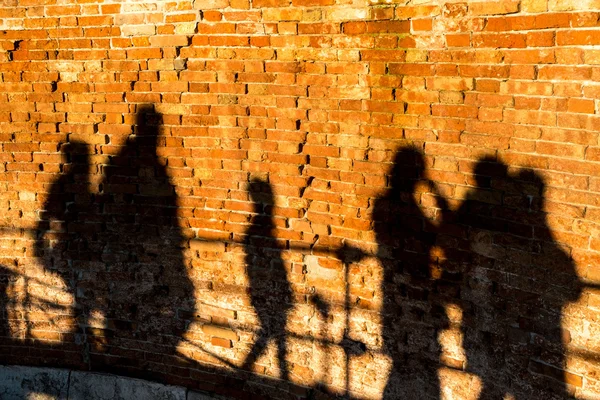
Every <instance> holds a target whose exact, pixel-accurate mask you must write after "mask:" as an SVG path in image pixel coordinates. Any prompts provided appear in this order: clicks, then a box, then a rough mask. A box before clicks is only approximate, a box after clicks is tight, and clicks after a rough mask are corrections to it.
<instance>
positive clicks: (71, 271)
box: [34, 141, 99, 357]
mask: <svg viewBox="0 0 600 400" xmlns="http://www.w3.org/2000/svg"><path fill="white" fill-rule="evenodd" d="M61 152H62V153H63V158H64V160H65V163H64V164H63V165H62V171H61V172H62V173H61V175H60V176H59V177H58V179H56V180H55V181H54V182H53V183H52V185H51V186H50V190H49V193H48V197H47V198H46V201H45V202H44V205H43V208H42V210H41V211H40V215H39V217H40V218H39V221H38V224H37V227H36V229H35V232H36V234H37V235H38V237H37V240H36V242H35V249H34V253H35V256H36V257H37V258H38V259H39V260H40V261H41V262H42V264H43V265H44V267H45V268H46V269H47V270H49V271H51V272H53V273H55V274H57V275H58V276H59V277H60V278H61V279H62V280H63V282H64V283H65V285H66V288H67V291H68V292H69V293H70V294H71V295H72V296H73V306H72V312H71V316H72V318H73V320H74V326H75V327H76V330H75V331H74V332H72V333H75V335H76V336H77V339H76V342H77V343H80V344H83V346H84V348H85V354H87V350H88V349H87V346H88V343H87V340H86V336H85V333H86V329H87V328H88V325H89V324H88V319H89V317H90V313H91V312H92V310H93V308H95V305H94V304H95V303H96V302H97V296H96V295H90V293H89V291H87V290H86V287H89V286H90V283H91V282H94V281H96V279H95V276H94V273H93V272H92V271H91V270H90V268H89V263H90V261H91V260H93V259H94V256H93V251H92V250H91V248H90V245H91V243H92V242H93V241H94V240H95V237H94V232H96V231H97V230H98V228H99V224H98V223H96V221H94V220H93V219H88V218H87V216H88V215H89V213H90V211H91V205H92V203H93V194H91V192H90V182H89V174H90V155H89V147H88V145H87V144H86V143H84V142H80V141H71V142H69V143H65V144H64V145H62V147H61ZM86 357H87V356H86Z"/></svg>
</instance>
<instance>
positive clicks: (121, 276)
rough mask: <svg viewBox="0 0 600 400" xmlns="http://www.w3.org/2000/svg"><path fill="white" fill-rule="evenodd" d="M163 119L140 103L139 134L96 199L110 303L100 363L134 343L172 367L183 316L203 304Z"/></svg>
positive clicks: (108, 172) (113, 162) (142, 363)
mask: <svg viewBox="0 0 600 400" xmlns="http://www.w3.org/2000/svg"><path fill="white" fill-rule="evenodd" d="M161 123H162V116H161V115H160V114H158V113H156V112H155V111H154V107H152V106H139V109H138V110H137V115H136V125H135V132H134V133H135V134H134V135H133V136H130V137H129V138H128V140H127V142H126V144H125V145H124V147H122V148H121V150H120V152H119V153H118V154H117V155H116V156H115V157H111V158H110V161H109V163H108V165H106V166H105V167H104V171H103V175H104V177H103V180H102V183H101V184H100V190H99V193H98V195H97V196H96V201H97V205H98V209H99V210H100V211H99V212H100V219H101V221H102V224H103V229H102V231H101V232H99V233H98V241H99V242H100V243H101V248H102V249H101V254H100V259H101V261H102V262H103V263H104V265H105V275H104V276H103V278H102V279H103V280H104V281H105V282H107V301H106V303H102V304H101V305H99V306H101V307H102V309H101V312H102V314H103V315H104V319H105V330H106V332H105V333H104V334H105V335H106V338H104V339H102V340H103V341H104V342H105V344H106V349H105V351H104V355H105V357H104V358H103V359H102V360H99V361H101V362H102V364H105V365H106V364H108V365H110V364H116V363H118V362H119V360H120V359H119V358H118V357H119V356H120V347H125V348H127V347H128V348H131V347H132V346H131V342H130V341H131V340H136V341H143V342H151V343H154V344H155V345H154V346H153V347H152V349H151V352H152V353H162V354H163V359H162V361H161V362H162V363H163V364H166V365H169V364H170V362H169V359H168V356H173V355H175V354H176V347H177V345H178V343H179V342H180V340H181V335H182V334H183V333H184V332H185V330H186V329H187V326H186V325H187V324H186V320H185V317H183V316H184V315H189V314H191V313H192V312H193V310H194V309H195V298H194V287H193V284H192V281H191V279H190V277H189V273H188V269H187V264H186V262H185V260H184V258H183V248H184V246H185V238H184V237H183V234H182V232H181V228H180V226H179V222H178V217H177V207H178V197H177V194H176V192H175V187H174V185H173V183H172V182H171V179H170V177H169V176H168V174H167V169H166V167H165V166H163V165H162V164H161V161H159V159H158V156H157V147H158V145H159V142H160V141H161V137H160V135H159V130H160V126H161ZM106 356H116V357H117V358H116V359H112V360H111V359H110V357H106ZM125 357H127V355H125ZM138 362H139V363H138V364H137V365H131V367H132V368H134V369H143V370H145V369H151V368H152V367H151V365H152V363H151V362H148V361H146V360H141V359H140V360H138ZM130 363H131V357H128V364H130ZM157 368H158V366H157Z"/></svg>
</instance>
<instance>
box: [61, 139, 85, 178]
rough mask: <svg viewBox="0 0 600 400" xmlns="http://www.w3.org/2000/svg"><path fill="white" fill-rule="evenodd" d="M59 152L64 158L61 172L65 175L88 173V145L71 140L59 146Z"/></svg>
mask: <svg viewBox="0 0 600 400" xmlns="http://www.w3.org/2000/svg"><path fill="white" fill-rule="evenodd" d="M60 151H61V152H62V153H63V154H64V155H65V156H66V159H65V160H64V161H65V164H64V166H63V172H64V173H67V174H74V173H82V174H85V173H87V172H88V171H87V170H88V164H89V160H90V152H89V145H88V144H87V143H85V142H82V141H78V140H71V141H70V142H68V143H65V144H63V145H62V146H61V148H60Z"/></svg>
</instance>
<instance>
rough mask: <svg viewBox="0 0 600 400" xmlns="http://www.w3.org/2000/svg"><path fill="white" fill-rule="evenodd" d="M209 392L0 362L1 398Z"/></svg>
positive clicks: (59, 399)
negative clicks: (2, 364)
mask: <svg viewBox="0 0 600 400" xmlns="http://www.w3.org/2000/svg"><path fill="white" fill-rule="evenodd" d="M215 398H217V397H213V396H211V395H210V394H206V393H199V392H194V391H191V390H188V389H186V388H184V387H180V386H168V385H162V384H159V383H155V382H149V381H145V380H142V379H134V378H127V377H122V376H116V375H109V374H99V373H95V372H82V371H70V370H66V369H57V368H37V367H24V366H0V399H2V400H23V399H27V400H129V399H145V400H146V399H147V400H208V399H215Z"/></svg>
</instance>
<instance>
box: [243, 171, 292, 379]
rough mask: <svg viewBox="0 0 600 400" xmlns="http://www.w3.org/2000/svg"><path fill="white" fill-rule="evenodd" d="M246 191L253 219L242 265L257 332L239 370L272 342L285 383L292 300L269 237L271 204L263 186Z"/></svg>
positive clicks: (269, 192) (275, 246) (253, 185)
mask: <svg viewBox="0 0 600 400" xmlns="http://www.w3.org/2000/svg"><path fill="white" fill-rule="evenodd" d="M248 191H249V195H250V198H251V200H252V203H253V213H254V215H253V216H252V221H251V225H250V227H249V228H248V230H247V231H246V236H245V237H244V249H245V252H246V258H245V262H246V273H247V276H248V282H249V289H248V290H249V295H250V303H251V305H252V307H254V310H255V312H256V316H257V318H258V322H259V324H260V329H259V331H258V333H257V338H256V339H255V342H254V345H253V346H252V349H251V350H250V353H249V354H248V356H247V357H246V359H245V360H244V363H243V365H242V367H241V368H242V369H250V368H251V367H252V365H253V364H254V363H255V361H256V360H257V359H258V357H260V356H261V355H262V354H263V353H264V351H265V349H266V346H267V345H268V343H269V341H270V340H274V341H275V343H276V345H277V360H278V363H279V371H280V374H279V378H280V379H283V380H288V378H289V371H288V365H287V360H286V356H287V345H286V336H287V333H286V324H287V317H288V314H289V312H290V310H291V308H292V301H293V298H292V289H291V286H290V283H289V281H288V278H287V272H286V270H285V265H284V263H283V260H282V257H281V251H282V250H281V248H279V246H278V244H277V242H276V239H275V238H274V236H273V235H274V232H273V231H274V229H275V222H274V220H273V206H274V204H275V200H274V197H273V191H272V188H271V186H270V185H269V184H268V183H267V182H263V181H260V180H257V179H255V180H253V181H252V182H251V183H250V185H249V190H248Z"/></svg>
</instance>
